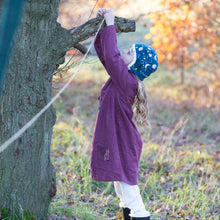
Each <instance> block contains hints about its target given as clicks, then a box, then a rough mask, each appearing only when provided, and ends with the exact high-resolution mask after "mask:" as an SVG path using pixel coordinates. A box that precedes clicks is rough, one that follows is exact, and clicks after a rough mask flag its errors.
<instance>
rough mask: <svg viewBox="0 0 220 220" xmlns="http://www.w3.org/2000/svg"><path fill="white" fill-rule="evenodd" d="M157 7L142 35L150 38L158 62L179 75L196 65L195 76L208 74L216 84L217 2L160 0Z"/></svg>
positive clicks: (218, 49)
mask: <svg viewBox="0 0 220 220" xmlns="http://www.w3.org/2000/svg"><path fill="white" fill-rule="evenodd" d="M161 4H162V5H163V6H164V10H161V11H157V12H155V13H152V14H151V15H150V17H151V19H152V21H153V25H152V27H151V29H150V34H147V35H146V36H145V38H146V39H151V38H152V40H153V47H155V48H156V49H157V51H158V55H159V61H160V63H163V62H166V64H167V67H168V68H169V69H171V68H175V69H177V68H180V69H181V70H182V73H183V71H184V70H185V69H188V68H190V67H192V66H193V67H194V66H196V73H198V74H199V73H201V72H203V73H207V74H212V75H213V77H214V79H215V81H216V80H217V81H218V82H219V81H220V68H219V54H220V19H219V11H220V1H219V0H213V1H211V0H193V1H187V0H175V1H174V0H161ZM182 80H183V79H182ZM215 85H216V86H218V85H217V84H215Z"/></svg>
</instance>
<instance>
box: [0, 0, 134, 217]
mask: <svg viewBox="0 0 220 220" xmlns="http://www.w3.org/2000/svg"><path fill="white" fill-rule="evenodd" d="M26 2H27V3H26V4H25V9H24V13H23V16H22V20H21V25H20V28H19V30H18V32H17V35H16V38H15V46H14V48H13V50H12V54H11V58H10V62H9V68H8V70H7V78H6V80H5V84H4V86H3V90H2V96H1V97H0V142H1V143H4V141H6V140H7V139H8V138H10V137H11V136H12V135H13V134H14V133H16V132H17V131H18V130H19V129H20V128H21V127H23V126H24V125H25V124H26V123H27V122H28V121H29V120H30V119H31V118H32V117H33V116H34V115H35V114H36V113H38V112H39V111H40V110H41V109H42V108H43V107H44V106H45V105H46V104H47V103H48V102H49V101H50V99H51V87H52V77H53V72H54V70H55V69H56V68H57V62H58V60H59V59H60V58H61V57H62V56H64V54H65V52H66V51H67V50H68V49H69V48H70V47H72V46H73V45H75V44H77V43H78V42H79V41H81V40H82V38H83V40H84V39H86V38H88V37H89V36H86V37H85V34H86V33H87V35H88V32H87V28H88V27H89V28H90V32H89V35H93V34H94V33H95V32H96V30H97V28H98V25H99V23H100V18H96V19H92V23H88V24H87V26H86V24H85V25H83V26H79V27H77V28H76V29H75V31H73V30H69V31H68V30H65V29H63V28H61V26H60V25H59V24H58V23H56V20H57V16H58V10H57V8H58V6H59V0H27V1H26ZM118 19H119V20H118V21H119V24H116V26H117V30H118V31H127V32H128V31H134V30H135V25H134V24H135V23H134V21H133V22H132V25H131V23H130V24H129V23H128V25H127V26H130V29H129V28H127V27H126V20H125V19H122V20H123V22H122V24H121V28H120V21H122V20H120V18H118ZM91 27H92V31H91ZM70 32H71V33H70ZM72 32H75V35H74V33H72ZM82 33H85V34H82ZM79 35H80V36H81V37H82V38H80V37H79ZM55 120H56V114H55V111H54V108H53V107H51V108H49V109H48V110H47V111H46V112H45V113H44V114H43V115H42V116H41V117H40V118H39V119H38V120H37V121H36V122H35V123H34V124H33V125H32V127H30V128H29V129H28V130H27V131H26V132H24V133H23V135H21V136H20V137H19V138H18V139H17V140H16V141H15V142H14V143H12V144H11V145H10V146H9V147H8V148H7V149H6V150H5V151H3V152H2V153H0V209H6V210H8V211H9V212H10V214H15V215H18V216H20V217H21V213H22V211H28V212H30V213H32V214H33V215H34V216H35V218H36V219H38V220H41V219H46V216H47V212H48V207H49V204H50V201H51V198H52V197H53V196H54V195H55V193H56V180H55V170H54V167H53V165H52V163H51V161H50V144H51V136H52V129H53V125H54V123H55ZM0 145H1V144H0Z"/></svg>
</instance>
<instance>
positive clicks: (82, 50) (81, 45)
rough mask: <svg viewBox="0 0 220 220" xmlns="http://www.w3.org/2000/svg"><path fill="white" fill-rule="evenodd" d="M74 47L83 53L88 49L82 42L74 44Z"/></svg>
mask: <svg viewBox="0 0 220 220" xmlns="http://www.w3.org/2000/svg"><path fill="white" fill-rule="evenodd" d="M74 48H76V49H77V50H79V51H80V52H81V53H82V54H85V53H86V52H87V50H88V49H87V47H86V46H84V45H83V44H80V43H76V44H75V45H74ZM88 54H91V52H90V51H89V53H88Z"/></svg>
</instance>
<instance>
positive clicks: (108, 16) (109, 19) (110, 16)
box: [104, 9, 115, 26]
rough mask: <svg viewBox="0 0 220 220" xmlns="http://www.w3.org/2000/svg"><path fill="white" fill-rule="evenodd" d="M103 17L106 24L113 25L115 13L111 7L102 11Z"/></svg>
mask: <svg viewBox="0 0 220 220" xmlns="http://www.w3.org/2000/svg"><path fill="white" fill-rule="evenodd" d="M104 18H105V23H106V25H107V26H109V25H114V22H115V15H114V12H113V11H112V10H111V9H110V10H107V11H106V12H104Z"/></svg>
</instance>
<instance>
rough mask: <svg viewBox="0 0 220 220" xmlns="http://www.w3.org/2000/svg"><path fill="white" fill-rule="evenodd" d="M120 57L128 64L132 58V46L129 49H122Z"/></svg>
mask: <svg viewBox="0 0 220 220" xmlns="http://www.w3.org/2000/svg"><path fill="white" fill-rule="evenodd" d="M121 58H122V60H124V62H125V64H126V65H129V64H130V63H131V61H132V60H133V58H134V52H133V49H132V47H131V48H130V49H124V50H122V51H121Z"/></svg>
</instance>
